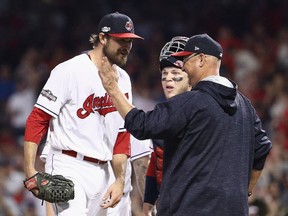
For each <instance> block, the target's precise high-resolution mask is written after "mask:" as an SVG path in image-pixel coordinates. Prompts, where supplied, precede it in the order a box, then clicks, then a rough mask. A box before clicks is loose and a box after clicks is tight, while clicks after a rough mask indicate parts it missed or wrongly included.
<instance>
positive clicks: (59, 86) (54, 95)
mask: <svg viewBox="0 0 288 216" xmlns="http://www.w3.org/2000/svg"><path fill="white" fill-rule="evenodd" d="M69 71H70V70H69V68H67V66H64V65H63V64H60V65H58V66H57V67H56V68H54V69H53V70H52V71H51V74H50V77H49V78H48V80H47V82H46V84H45V85H44V87H43V89H42V90H41V93H40V94H39V97H38V99H37V102H36V104H35V106H36V107H37V108H39V109H41V110H43V111H45V112H46V113H48V114H49V115H51V116H53V117H55V118H56V117H57V116H58V114H59V112H60V109H61V107H62V106H63V104H65V103H66V102H67V101H68V100H69V98H68V95H69V94H68V93H69V88H70V85H71V83H70V80H71V78H70V76H71V75H70V73H69Z"/></svg>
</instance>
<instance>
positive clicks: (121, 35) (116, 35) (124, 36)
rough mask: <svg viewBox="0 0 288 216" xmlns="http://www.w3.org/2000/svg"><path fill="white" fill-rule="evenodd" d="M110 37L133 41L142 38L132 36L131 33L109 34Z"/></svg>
mask: <svg viewBox="0 0 288 216" xmlns="http://www.w3.org/2000/svg"><path fill="white" fill-rule="evenodd" d="M109 35H110V36H111V37H116V38H133V39H142V40H144V38H143V37H140V36H139V35H136V34H133V33H120V34H109Z"/></svg>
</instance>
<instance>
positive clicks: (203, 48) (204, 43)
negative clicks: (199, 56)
mask: <svg viewBox="0 0 288 216" xmlns="http://www.w3.org/2000/svg"><path fill="white" fill-rule="evenodd" d="M193 53H204V54H207V55H212V56H215V57H216V58H218V59H221V58H222V55H223V48H222V46H221V45H220V44H219V43H218V42H217V41H215V40H213V39H212V38H211V37H210V36H209V35H207V34H198V35H194V36H192V37H190V38H189V40H188V41H187V43H186V45H185V47H184V50H183V51H181V52H177V53H174V54H172V56H174V57H175V58H178V59H183V58H184V57H186V56H189V55H191V54H193Z"/></svg>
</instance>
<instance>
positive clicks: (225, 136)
mask: <svg viewBox="0 0 288 216" xmlns="http://www.w3.org/2000/svg"><path fill="white" fill-rule="evenodd" d="M233 85H234V88H228V87H226V86H223V85H220V84H217V83H214V82H210V81H201V82H199V83H198V84H197V85H196V86H195V87H194V88H193V90H192V91H190V92H186V93H183V94H181V95H177V96H175V97H173V98H171V99H170V100H168V101H166V102H163V103H159V104H157V105H156V106H155V108H154V110H153V111H149V112H147V113H145V112H143V111H142V110H138V109H136V108H134V109H132V110H131V111H130V112H129V113H128V114H127V116H126V118H125V127H126V129H127V130H128V131H129V132H131V133H132V134H133V135H134V136H135V137H136V138H138V139H147V138H155V139H164V140H165V147H164V167H163V182H162V185H161V190H160V198H159V199H160V200H159V202H160V203H159V204H160V207H159V209H158V214H157V215H159V216H172V215H177V216H187V215H189V216H190V215H191V216H194V215H195V216H246V215H248V197H247V194H248V185H249V179H250V175H251V170H252V169H257V170H262V169H263V167H264V163H265V160H266V156H267V155H268V153H269V151H270V149H271V147H272V143H271V142H270V140H269V139H268V137H267V134H266V132H265V131H264V130H263V129H262V128H261V122H260V119H259V117H258V116H257V114H256V112H255V109H254V108H253V107H252V105H251V103H250V101H249V100H248V99H247V98H246V97H244V96H243V95H242V94H241V93H240V92H238V91H237V87H236V84H235V83H233Z"/></svg>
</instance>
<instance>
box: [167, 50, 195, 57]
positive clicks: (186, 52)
mask: <svg viewBox="0 0 288 216" xmlns="http://www.w3.org/2000/svg"><path fill="white" fill-rule="evenodd" d="M191 54H193V52H188V51H181V52H176V53H173V54H171V56H176V57H177V56H179V57H184V56H188V55H191Z"/></svg>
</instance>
